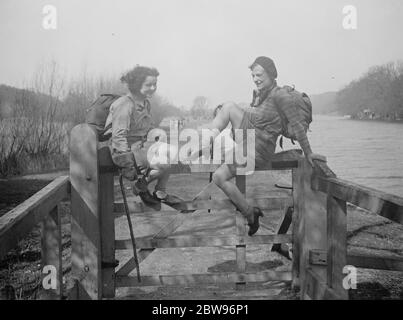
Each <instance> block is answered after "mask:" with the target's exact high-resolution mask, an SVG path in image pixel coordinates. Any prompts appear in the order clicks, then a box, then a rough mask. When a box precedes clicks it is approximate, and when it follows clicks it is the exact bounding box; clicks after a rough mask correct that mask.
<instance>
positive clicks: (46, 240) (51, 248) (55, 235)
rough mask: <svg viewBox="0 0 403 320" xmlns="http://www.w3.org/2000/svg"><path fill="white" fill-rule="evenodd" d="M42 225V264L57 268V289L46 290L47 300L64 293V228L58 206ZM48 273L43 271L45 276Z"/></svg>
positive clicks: (57, 297)
mask: <svg viewBox="0 0 403 320" xmlns="http://www.w3.org/2000/svg"><path fill="white" fill-rule="evenodd" d="M40 225H41V248H42V250H41V254H42V266H41V270H43V269H44V267H45V266H51V267H54V268H55V270H56V289H47V290H45V297H46V299H47V300H55V299H61V297H62V295H63V268H62V228H61V221H60V213H59V209H58V206H56V207H55V208H53V210H51V212H50V213H49V215H48V216H46V217H45V219H43V221H42V222H41V223H40ZM46 276H47V274H43V273H42V281H43V278H44V277H46Z"/></svg>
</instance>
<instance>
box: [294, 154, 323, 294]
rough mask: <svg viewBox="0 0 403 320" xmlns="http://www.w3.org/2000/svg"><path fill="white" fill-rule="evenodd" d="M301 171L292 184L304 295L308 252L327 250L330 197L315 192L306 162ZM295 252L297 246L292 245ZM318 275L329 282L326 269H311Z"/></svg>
mask: <svg viewBox="0 0 403 320" xmlns="http://www.w3.org/2000/svg"><path fill="white" fill-rule="evenodd" d="M299 165H300V167H299V169H300V171H299V173H298V175H299V177H297V179H296V181H295V182H294V184H293V187H294V191H293V192H295V195H296V197H297V199H295V198H294V212H295V210H297V214H298V222H297V224H298V230H296V232H297V234H298V241H299V249H298V250H299V257H298V259H299V282H300V287H301V294H302V296H304V295H305V290H306V287H307V279H306V271H307V269H308V267H309V265H308V264H309V251H310V250H312V249H323V250H326V249H327V216H326V212H327V197H326V195H325V194H323V193H321V192H319V191H315V190H312V188H311V179H312V173H313V168H312V167H311V165H310V164H309V163H308V161H307V160H306V159H301V161H300V164H299ZM293 250H294V246H293ZM312 269H313V271H314V272H315V273H317V274H319V275H320V276H321V277H322V278H324V279H326V272H327V270H326V267H323V266H312Z"/></svg>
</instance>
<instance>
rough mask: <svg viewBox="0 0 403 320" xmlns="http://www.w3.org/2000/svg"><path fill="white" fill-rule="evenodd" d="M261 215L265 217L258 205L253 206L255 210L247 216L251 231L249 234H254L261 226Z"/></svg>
mask: <svg viewBox="0 0 403 320" xmlns="http://www.w3.org/2000/svg"><path fill="white" fill-rule="evenodd" d="M259 217H263V212H262V211H261V210H260V209H259V208H258V207H253V211H252V212H251V214H250V215H249V216H248V217H247V219H248V226H249V231H248V235H249V236H253V235H254V234H255V233H256V232H257V230H258V229H259V227H260V224H259Z"/></svg>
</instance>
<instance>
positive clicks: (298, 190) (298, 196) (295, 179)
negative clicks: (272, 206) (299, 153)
mask: <svg viewBox="0 0 403 320" xmlns="http://www.w3.org/2000/svg"><path fill="white" fill-rule="evenodd" d="M292 186H293V189H292V196H293V202H294V206H293V208H294V210H293V215H292V226H293V227H292V287H293V288H294V289H297V288H299V287H300V271H299V268H300V257H301V250H302V249H301V245H302V241H303V234H304V224H303V223H302V222H303V220H302V219H301V218H300V211H301V207H300V204H301V203H302V201H303V198H302V196H303V189H302V187H303V173H302V168H297V169H293V170H292Z"/></svg>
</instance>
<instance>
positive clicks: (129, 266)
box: [116, 214, 186, 276]
mask: <svg viewBox="0 0 403 320" xmlns="http://www.w3.org/2000/svg"><path fill="white" fill-rule="evenodd" d="M185 218H186V215H184V214H179V215H178V216H176V217H175V218H174V219H172V220H171V221H170V222H169V223H168V224H166V225H165V226H164V227H162V228H161V229H160V230H159V231H158V232H157V233H156V234H155V235H154V236H153V237H152V238H151V239H152V240H154V239H164V238H166V237H168V236H169V235H170V234H171V233H173V232H174V231H175V230H176V229H177V228H179V227H180V226H181V225H182V224H183V221H184V220H185ZM154 250H155V248H141V249H140V250H138V254H137V258H138V261H139V263H141V262H142V261H144V260H145V259H146V258H147V257H148V256H149V255H150V254H151V253H153V251H154ZM135 267H136V263H135V261H134V258H133V257H132V258H130V259H129V260H128V261H127V262H126V263H125V264H124V265H123V266H122V267H121V268H119V270H118V271H117V272H116V275H118V276H125V275H128V274H129V273H130V272H131V271H132V270H133V269H134V268H135Z"/></svg>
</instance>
